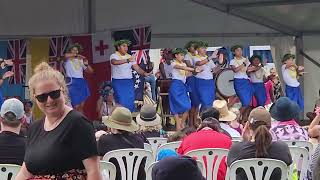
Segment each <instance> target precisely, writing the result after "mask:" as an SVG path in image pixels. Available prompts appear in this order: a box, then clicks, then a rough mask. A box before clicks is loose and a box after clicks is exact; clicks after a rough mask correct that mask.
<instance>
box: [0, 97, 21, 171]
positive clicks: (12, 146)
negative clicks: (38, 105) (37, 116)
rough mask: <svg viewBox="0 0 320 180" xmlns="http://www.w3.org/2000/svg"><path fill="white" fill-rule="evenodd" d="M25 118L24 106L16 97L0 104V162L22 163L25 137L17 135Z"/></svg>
mask: <svg viewBox="0 0 320 180" xmlns="http://www.w3.org/2000/svg"><path fill="white" fill-rule="evenodd" d="M24 118H25V114H24V106H23V103H22V102H21V101H19V100H18V99H15V98H12V99H7V100H6V101H4V103H3V104H2V106H1V133H0V144H1V145H0V164H17V165H22V162H23V158H24V151H25V146H26V138H25V137H23V136H21V135H19V133H20V129H21V124H22V123H21V122H22V121H23V119H24Z"/></svg>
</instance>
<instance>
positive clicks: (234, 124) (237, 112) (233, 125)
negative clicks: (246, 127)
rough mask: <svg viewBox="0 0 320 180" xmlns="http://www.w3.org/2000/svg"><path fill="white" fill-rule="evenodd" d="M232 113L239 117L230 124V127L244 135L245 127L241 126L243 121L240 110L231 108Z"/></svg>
mask: <svg viewBox="0 0 320 180" xmlns="http://www.w3.org/2000/svg"><path fill="white" fill-rule="evenodd" d="M230 111H231V112H233V113H234V114H235V115H236V116H237V118H236V119H235V120H233V121H231V122H230V127H231V128H232V129H234V130H236V131H238V132H239V134H242V131H243V125H242V124H240V119H241V114H240V110H239V109H237V108H231V109H230Z"/></svg>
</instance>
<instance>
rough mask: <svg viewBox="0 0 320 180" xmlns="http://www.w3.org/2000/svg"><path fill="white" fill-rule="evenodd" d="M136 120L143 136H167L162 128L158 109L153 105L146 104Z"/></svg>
mask: <svg viewBox="0 0 320 180" xmlns="http://www.w3.org/2000/svg"><path fill="white" fill-rule="evenodd" d="M136 120H137V123H138V124H139V125H140V129H139V131H140V133H141V134H143V136H145V137H147V138H149V137H164V136H166V135H165V132H164V131H163V130H162V127H161V118H160V116H159V115H158V114H157V110H156V108H155V107H153V106H152V105H149V104H146V105H144V106H142V108H141V111H140V114H138V116H137V118H136Z"/></svg>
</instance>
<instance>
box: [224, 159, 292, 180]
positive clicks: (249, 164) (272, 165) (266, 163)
mask: <svg viewBox="0 0 320 180" xmlns="http://www.w3.org/2000/svg"><path fill="white" fill-rule="evenodd" d="M265 167H267V171H266V174H265V177H264V180H270V176H271V174H272V172H273V171H274V169H276V168H280V170H281V180H287V177H288V167H287V165H286V163H284V162H282V161H280V160H276V159H265V158H253V159H243V160H238V161H235V162H233V163H232V164H231V166H230V169H229V174H228V176H229V177H230V180H234V179H236V171H237V169H243V170H244V171H245V173H246V175H247V177H248V180H254V177H253V174H252V172H251V170H250V169H252V168H253V169H254V175H255V179H256V180H263V179H262V177H263V171H264V169H265ZM228 180H229V179H228Z"/></svg>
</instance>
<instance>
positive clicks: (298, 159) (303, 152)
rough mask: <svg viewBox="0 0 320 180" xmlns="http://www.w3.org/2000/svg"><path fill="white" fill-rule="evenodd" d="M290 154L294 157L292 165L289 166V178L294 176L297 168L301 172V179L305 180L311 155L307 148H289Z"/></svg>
mask: <svg viewBox="0 0 320 180" xmlns="http://www.w3.org/2000/svg"><path fill="white" fill-rule="evenodd" d="M289 150H290V154H291V157H292V164H291V165H290V166H289V175H288V176H289V178H290V177H292V175H293V170H294V168H297V169H298V171H300V176H299V179H300V180H303V178H304V177H305V175H306V173H307V170H308V167H309V166H308V165H309V163H308V162H309V153H308V151H307V149H306V148H303V147H297V146H289Z"/></svg>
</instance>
